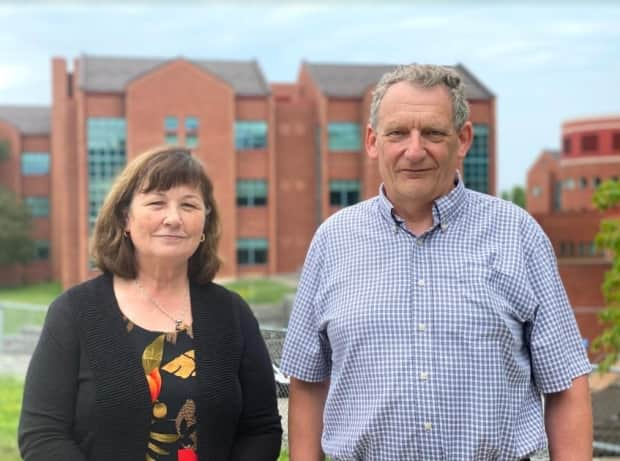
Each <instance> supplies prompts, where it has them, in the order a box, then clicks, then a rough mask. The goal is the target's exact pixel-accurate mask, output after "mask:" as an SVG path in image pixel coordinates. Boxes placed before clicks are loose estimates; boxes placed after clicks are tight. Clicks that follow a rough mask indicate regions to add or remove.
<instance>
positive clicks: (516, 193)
mask: <svg viewBox="0 0 620 461" xmlns="http://www.w3.org/2000/svg"><path fill="white" fill-rule="evenodd" d="M501 197H502V198H503V199H504V200H509V201H511V202H512V203H514V204H516V205H519V206H520V207H521V208H525V189H524V188H523V186H513V188H512V189H510V191H505V190H504V191H502V194H501Z"/></svg>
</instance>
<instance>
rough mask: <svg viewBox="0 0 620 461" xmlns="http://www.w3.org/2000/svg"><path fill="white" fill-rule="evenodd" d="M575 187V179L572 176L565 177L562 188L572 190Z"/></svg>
mask: <svg viewBox="0 0 620 461" xmlns="http://www.w3.org/2000/svg"><path fill="white" fill-rule="evenodd" d="M574 188H575V180H574V179H573V178H566V179H565V180H564V189H566V190H573V189H574Z"/></svg>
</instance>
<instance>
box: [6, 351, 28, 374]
mask: <svg viewBox="0 0 620 461" xmlns="http://www.w3.org/2000/svg"><path fill="white" fill-rule="evenodd" d="M29 362H30V355H25V354H18V355H14V354H3V353H0V376H14V377H16V378H22V379H23V378H24V377H25V376H26V369H27V368H28V363H29Z"/></svg>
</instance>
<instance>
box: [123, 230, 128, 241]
mask: <svg viewBox="0 0 620 461" xmlns="http://www.w3.org/2000/svg"><path fill="white" fill-rule="evenodd" d="M123 237H125V238H126V239H128V238H129V231H127V230H124V231H123Z"/></svg>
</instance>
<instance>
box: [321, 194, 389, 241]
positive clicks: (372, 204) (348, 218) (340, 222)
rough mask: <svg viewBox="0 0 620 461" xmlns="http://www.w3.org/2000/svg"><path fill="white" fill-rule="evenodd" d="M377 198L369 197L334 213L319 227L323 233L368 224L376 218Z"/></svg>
mask: <svg viewBox="0 0 620 461" xmlns="http://www.w3.org/2000/svg"><path fill="white" fill-rule="evenodd" d="M378 200H379V197H377V196H375V197H371V198H369V199H367V200H364V201H362V202H358V203H356V204H355V205H351V206H348V207H345V208H342V209H340V210H338V211H336V212H335V213H334V214H333V215H331V216H330V217H328V218H327V219H326V220H325V221H323V223H322V224H321V225H320V226H319V229H320V230H322V231H323V232H325V231H337V230H339V229H346V228H348V227H349V226H352V225H354V226H359V225H360V224H363V223H364V222H369V221H372V220H375V219H376V218H377V206H378V203H377V202H378Z"/></svg>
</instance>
